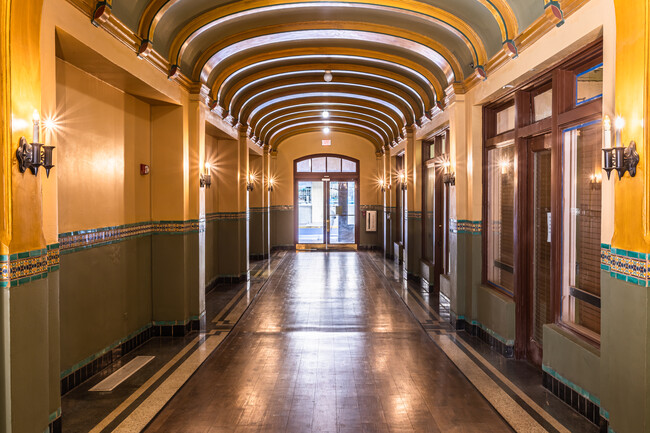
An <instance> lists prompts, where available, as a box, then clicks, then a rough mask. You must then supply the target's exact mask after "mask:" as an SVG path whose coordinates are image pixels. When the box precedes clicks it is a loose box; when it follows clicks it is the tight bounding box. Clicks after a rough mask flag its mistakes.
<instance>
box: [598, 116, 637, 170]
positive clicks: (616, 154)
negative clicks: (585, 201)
mask: <svg viewBox="0 0 650 433" xmlns="http://www.w3.org/2000/svg"><path fill="white" fill-rule="evenodd" d="M623 127H625V119H623V118H622V117H617V118H616V120H615V121H614V128H615V134H616V146H615V147H611V143H612V136H611V121H610V119H609V117H608V116H605V120H604V121H603V128H604V130H605V137H604V138H605V139H604V141H603V170H605V172H606V173H607V179H609V178H610V175H611V172H612V170H616V172H617V173H618V180H621V179H622V178H623V175H625V172H626V171H627V172H629V173H630V177H634V176H636V166H637V165H638V164H639V153H638V152H637V151H636V142H635V141H634V140H632V141H630V144H629V146H627V147H624V146H622V145H621V132H622V130H623Z"/></svg>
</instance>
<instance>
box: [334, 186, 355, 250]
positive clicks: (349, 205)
mask: <svg viewBox="0 0 650 433" xmlns="http://www.w3.org/2000/svg"><path fill="white" fill-rule="evenodd" d="M329 184H330V186H329V200H328V204H329V212H328V215H329V231H328V242H327V243H328V244H353V243H355V242H356V230H355V228H356V212H355V211H356V206H357V203H356V191H355V186H356V185H355V182H341V181H336V182H334V181H332V182H329Z"/></svg>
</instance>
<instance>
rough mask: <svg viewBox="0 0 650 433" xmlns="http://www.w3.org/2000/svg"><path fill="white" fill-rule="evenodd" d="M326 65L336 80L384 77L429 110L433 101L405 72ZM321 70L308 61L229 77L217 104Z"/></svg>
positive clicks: (224, 104) (318, 73) (227, 104)
mask: <svg viewBox="0 0 650 433" xmlns="http://www.w3.org/2000/svg"><path fill="white" fill-rule="evenodd" d="M329 66H330V67H331V69H329V70H330V71H332V73H333V74H335V75H336V76H337V80H339V79H346V78H347V77H353V78H356V77H362V78H366V79H371V80H376V81H385V82H388V83H391V84H392V85H394V86H397V87H399V88H401V89H402V90H404V91H405V92H408V93H410V94H411V95H412V96H413V97H416V98H417V99H419V100H420V101H422V104H424V107H425V111H429V110H430V109H431V107H433V104H435V94H434V93H433V92H432V91H431V89H430V88H429V87H428V86H426V84H425V83H421V82H417V81H414V80H411V79H410V78H408V77H407V76H405V75H400V74H396V73H393V72H391V71H387V70H385V69H380V68H373V67H366V66H362V65H358V66H355V70H351V69H352V68H351V66H352V65H346V64H341V63H337V64H329ZM324 73H325V69H323V68H322V65H318V64H311V63H307V64H305V63H303V64H300V65H292V66H281V67H276V68H269V69H265V70H263V71H260V72H257V73H252V74H249V75H244V76H243V77H242V79H240V80H232V81H231V85H230V86H228V87H227V88H225V89H224V87H225V86H222V88H221V89H219V91H218V92H216V98H217V99H216V100H217V103H218V104H219V105H220V106H221V107H223V108H227V107H230V103H231V101H232V100H233V99H236V98H237V97H238V96H239V95H240V94H241V93H244V92H246V93H248V92H250V90H251V89H253V88H255V87H256V86H257V85H260V84H264V83H268V82H270V81H280V80H282V81H283V82H285V81H289V80H292V79H293V78H294V77H298V78H299V79H304V77H307V76H317V77H318V78H319V79H322V77H323V74H324ZM341 77H346V78H341ZM414 78H416V79H417V76H414Z"/></svg>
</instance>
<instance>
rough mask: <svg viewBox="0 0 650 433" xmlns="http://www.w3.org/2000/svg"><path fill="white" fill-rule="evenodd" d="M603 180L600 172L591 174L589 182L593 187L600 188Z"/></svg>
mask: <svg viewBox="0 0 650 433" xmlns="http://www.w3.org/2000/svg"><path fill="white" fill-rule="evenodd" d="M602 181H603V177H602V176H601V175H600V173H594V174H592V175H591V176H589V184H590V185H591V189H598V188H600V186H601V183H602Z"/></svg>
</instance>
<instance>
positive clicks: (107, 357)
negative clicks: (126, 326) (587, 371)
mask: <svg viewBox="0 0 650 433" xmlns="http://www.w3.org/2000/svg"><path fill="white" fill-rule="evenodd" d="M154 332H155V331H154V326H149V327H147V328H146V329H144V330H142V331H141V332H139V333H138V334H137V335H134V336H133V337H131V338H129V339H128V340H126V341H124V342H123V343H121V344H119V345H117V346H116V347H113V348H111V349H110V350H107V351H105V352H104V353H102V354H101V355H98V356H95V357H94V358H93V359H92V360H90V361H88V362H86V363H85V364H83V365H81V366H79V367H77V368H75V369H74V370H73V371H72V372H70V373H69V374H67V375H66V376H65V377H63V378H62V379H61V395H65V394H66V393H67V392H69V391H71V390H73V389H74V388H76V387H77V386H79V385H81V384H82V383H83V382H85V381H86V380H88V379H90V378H91V377H92V376H94V375H95V374H97V373H99V372H100V371H102V370H103V369H104V368H106V367H108V366H109V365H110V364H112V363H113V362H115V361H117V360H118V359H120V358H121V357H123V356H124V355H126V354H127V353H129V352H131V351H132V350H134V349H135V348H136V347H138V346H140V345H142V344H144V343H145V342H147V341H149V339H150V338H151V337H153V336H154Z"/></svg>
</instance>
